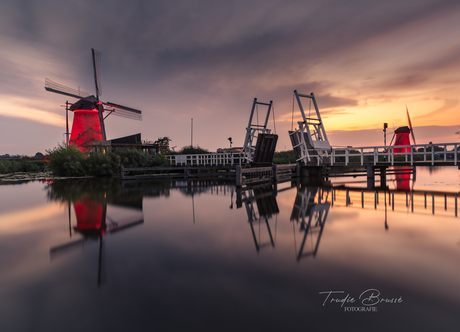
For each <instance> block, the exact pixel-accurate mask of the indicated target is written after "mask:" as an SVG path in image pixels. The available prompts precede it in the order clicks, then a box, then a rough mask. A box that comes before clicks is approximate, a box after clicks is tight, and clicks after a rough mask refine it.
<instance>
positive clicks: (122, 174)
mask: <svg viewBox="0 0 460 332" xmlns="http://www.w3.org/2000/svg"><path fill="white" fill-rule="evenodd" d="M121 179H122V180H124V179H125V167H124V166H123V164H122V165H121Z"/></svg>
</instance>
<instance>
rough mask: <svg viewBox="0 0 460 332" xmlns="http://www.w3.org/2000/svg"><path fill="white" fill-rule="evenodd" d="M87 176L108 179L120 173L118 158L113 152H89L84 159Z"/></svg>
mask: <svg viewBox="0 0 460 332" xmlns="http://www.w3.org/2000/svg"><path fill="white" fill-rule="evenodd" d="M85 168H86V173H87V175H91V176H97V177H110V176H113V175H115V174H118V173H120V156H118V155H116V154H115V153H113V152H107V153H97V152H91V153H90V155H89V157H88V158H87V159H86V166H85Z"/></svg>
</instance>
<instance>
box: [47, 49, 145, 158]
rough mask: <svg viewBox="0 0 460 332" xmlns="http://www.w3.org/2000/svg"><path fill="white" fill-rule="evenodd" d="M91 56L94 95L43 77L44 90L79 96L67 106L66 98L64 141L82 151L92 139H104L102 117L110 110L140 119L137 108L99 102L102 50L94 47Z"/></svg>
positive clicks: (139, 112) (74, 96)
mask: <svg viewBox="0 0 460 332" xmlns="http://www.w3.org/2000/svg"><path fill="white" fill-rule="evenodd" d="M92 57H93V71H94V83H95V87H96V95H95V96H94V95H90V94H89V93H87V92H84V91H80V89H72V88H69V87H66V86H64V85H62V84H59V83H56V82H53V81H51V80H50V79H47V78H45V90H46V91H50V92H54V93H58V94H62V95H65V96H69V97H72V98H76V99H78V101H77V102H75V103H73V104H71V106H70V108H69V107H68V105H69V103H68V102H66V141H67V144H70V145H75V146H78V147H79V148H80V150H81V151H83V152H87V151H89V150H90V149H91V147H92V144H93V142H96V141H106V140H107V136H106V133H105V124H104V120H105V119H106V118H107V117H108V116H109V115H110V114H114V115H117V116H120V117H124V118H129V119H133V120H142V112H141V111H139V110H137V109H134V108H130V107H126V106H122V105H119V104H115V103H112V102H102V101H101V100H100V99H99V97H100V96H101V95H102V88H101V81H100V63H101V52H99V51H97V50H95V49H94V48H93V49H92ZM69 110H70V111H73V112H74V118H73V123H72V131H71V134H70V139H69V124H68V111H69ZM104 112H108V114H107V115H106V116H105V117H104V114H103V113H104Z"/></svg>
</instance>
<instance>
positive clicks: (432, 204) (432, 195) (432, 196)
mask: <svg viewBox="0 0 460 332" xmlns="http://www.w3.org/2000/svg"><path fill="white" fill-rule="evenodd" d="M431 206H432V211H433V214H434V194H431Z"/></svg>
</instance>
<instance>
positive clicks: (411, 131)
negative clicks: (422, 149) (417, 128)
mask: <svg viewBox="0 0 460 332" xmlns="http://www.w3.org/2000/svg"><path fill="white" fill-rule="evenodd" d="M406 113H407V121H408V122H409V129H410V133H411V135H412V140H413V141H414V144H415V145H417V143H415V136H414V130H413V129H412V123H411V122H410V116H409V109H408V108H407V105H406Z"/></svg>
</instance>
